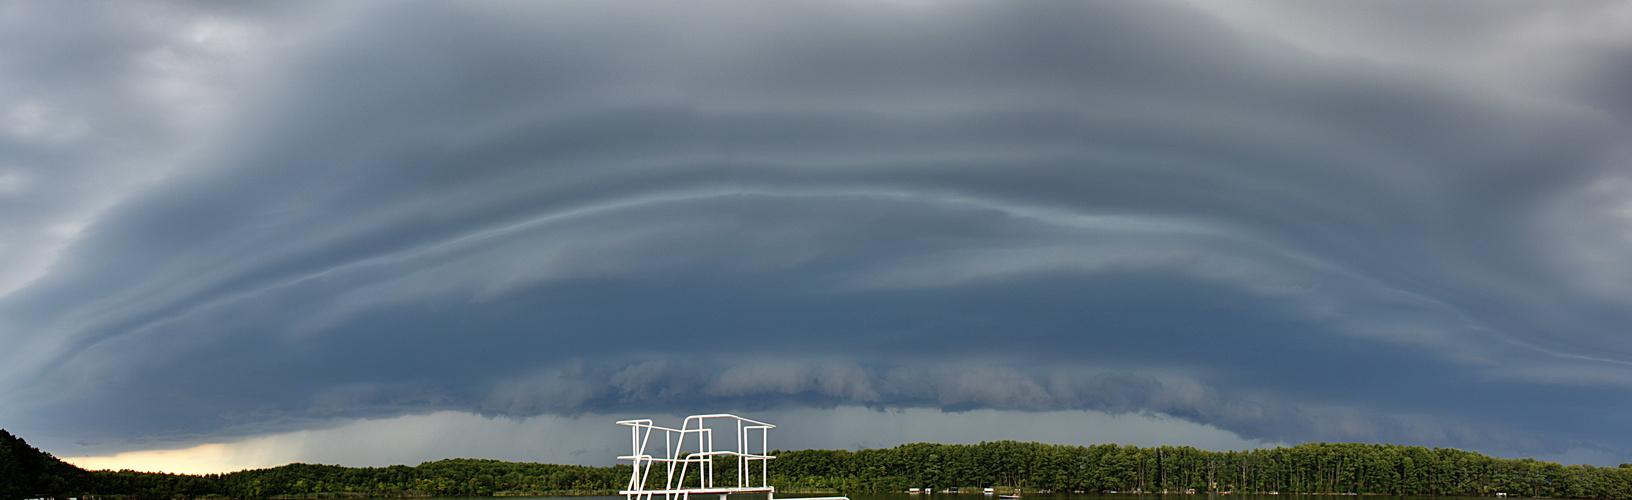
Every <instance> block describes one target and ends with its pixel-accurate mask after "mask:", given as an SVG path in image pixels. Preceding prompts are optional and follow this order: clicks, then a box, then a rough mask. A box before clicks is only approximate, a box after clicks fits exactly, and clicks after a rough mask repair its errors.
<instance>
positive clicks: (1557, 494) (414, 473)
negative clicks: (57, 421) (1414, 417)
mask: <svg viewBox="0 0 1632 500" xmlns="http://www.w3.org/2000/svg"><path fill="white" fill-rule="evenodd" d="M771 454H772V455H775V456H776V457H777V459H775V460H772V461H770V464H769V468H768V472H769V474H770V482H771V484H772V485H774V486H776V488H777V491H779V492H817V491H822V492H839V493H853V492H892V491H894V492H898V491H905V490H906V489H907V488H915V487H916V488H930V489H933V490H934V491H945V490H956V489H965V490H966V491H967V489H971V488H985V487H997V488H1002V489H1004V490H1014V491H1055V492H1070V491H1082V492H1122V493H1135V492H1172V493H1186V492H1192V491H1193V492H1196V493H1207V492H1233V493H1248V492H1252V493H1257V492H1265V493H1267V492H1279V493H1338V494H1342V493H1357V494H1395V495H1456V496H1495V495H1496V494H1497V493H1505V494H1507V496H1511V497H1538V498H1539V497H1550V498H1619V499H1632V464H1621V465H1620V467H1594V466H1590V465H1569V466H1565V465H1560V464H1557V463H1552V462H1543V461H1538V460H1535V459H1531V458H1523V459H1503V458H1496V457H1491V456H1487V455H1483V454H1479V453H1475V452H1470V451H1462V450H1457V449H1451V448H1423V447H1418V446H1399V445H1390V444H1359V443H1347V444H1340V443H1309V444H1302V445H1297V446H1292V447H1277V448H1272V449H1258V450H1247V451H1222V452H1219V451H1206V450H1200V449H1196V448H1191V447H1185V446H1157V447H1138V446H1124V445H1114V444H1102V445H1093V446H1068V445H1053V444H1042V443H1021V442H1014V441H997V442H984V443H980V444H973V445H957V444H951V445H948V444H932V443H914V444H906V445H901V446H897V447H894V448H886V449H869V450H859V451H847V450H792V451H783V450H777V451H773V452H771ZM721 458H722V459H721V460H718V461H717V465H716V467H715V470H714V474H715V477H716V478H720V479H717V481H724V480H725V479H723V478H732V477H735V474H736V471H735V462H734V461H731V460H729V459H725V458H724V457H721ZM629 472H630V467H629V466H628V465H616V466H611V467H589V466H580V465H553V464H536V463H517V462H502V461H498V460H477V459H448V460H439V461H435V462H426V463H422V464H419V465H418V466H406V465H394V466H390V467H342V466H339V465H314V464H300V463H297V464H289V465H284V466H280V467H273V468H268V469H254V470H244V471H238V472H232V473H227V474H207V475H186V474H161V473H150V472H135V471H128V470H127V471H86V470H83V469H80V468H78V467H75V466H73V465H71V464H67V463H64V462H62V461H60V460H58V459H56V458H55V457H53V456H51V455H50V454H49V453H45V452H41V451H39V450H36V449H34V448H33V447H31V446H28V445H27V443H26V442H24V441H23V440H22V439H21V438H17V437H14V436H12V435H11V434H9V433H6V432H5V431H4V430H0V500H18V499H26V498H42V497H54V498H68V497H75V498H87V497H90V498H100V499H130V500H159V499H171V500H187V499H203V498H241V499H285V498H362V497H374V498H388V497H416V496H506V495H575V494H584V495H587V494H609V493H615V492H616V491H617V490H618V489H621V488H622V487H623V486H624V485H625V484H626V483H625V482H626V481H628V478H629ZM759 475H760V473H759V471H750V476H751V477H752V478H753V479H754V480H755V481H756V482H757V481H758V478H759ZM693 477H695V476H693ZM654 479H655V478H654ZM975 491H978V489H977V490H975Z"/></svg>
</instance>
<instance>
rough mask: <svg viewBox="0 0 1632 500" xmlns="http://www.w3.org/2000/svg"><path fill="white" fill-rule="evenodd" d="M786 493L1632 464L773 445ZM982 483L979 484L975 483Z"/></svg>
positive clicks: (1460, 484)
mask: <svg viewBox="0 0 1632 500" xmlns="http://www.w3.org/2000/svg"><path fill="white" fill-rule="evenodd" d="M773 454H775V455H776V456H777V459H776V460H773V461H771V482H772V484H774V485H776V486H777V487H778V490H779V491H800V490H836V491H878V492H883V491H902V490H904V489H906V488H928V489H931V490H934V491H943V490H951V489H961V490H963V491H970V490H971V489H975V488H985V487H1006V488H1014V489H1018V490H1023V491H1054V492H1111V491H1115V492H1126V493H1131V492H1147V493H1149V492H1170V493H1186V492H1197V493H1208V492H1233V493H1269V492H1277V493H1357V494H1388V495H1454V496H1494V495H1495V494H1497V493H1506V494H1507V495H1508V496H1523V497H1551V498H1632V464H1621V466H1620V467H1594V466H1591V465H1570V466H1565V465H1560V464H1557V463H1553V462H1542V461H1538V460H1535V459H1533V458H1523V459H1503V458H1496V457H1491V456H1487V455H1483V454H1479V453H1475V452H1470V451H1463V450H1457V449H1452V448H1424V447H1420V446H1400V445H1391V444H1361V443H1346V444H1340V443H1309V444H1302V445H1297V446H1292V447H1277V448H1272V449H1257V450H1247V451H1222V452H1220V451H1207V450H1200V449H1196V448H1192V447H1188V446H1155V447H1138V446H1120V445H1114V444H1103V445H1094V446H1065V445H1051V444H1042V443H1020V442H1014V441H998V442H986V443H980V444H976V445H945V444H930V443H917V444H907V445H901V446H897V447H895V448H890V449H876V450H860V451H846V450H801V451H778V452H774V453H773ZM974 491H979V490H978V489H975V490H974Z"/></svg>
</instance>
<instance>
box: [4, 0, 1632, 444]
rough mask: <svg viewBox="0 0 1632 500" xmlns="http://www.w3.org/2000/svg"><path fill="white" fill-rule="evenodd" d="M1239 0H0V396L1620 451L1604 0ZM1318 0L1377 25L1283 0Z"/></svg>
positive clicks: (1630, 190) (1623, 245)
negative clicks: (1137, 416)
mask: <svg viewBox="0 0 1632 500" xmlns="http://www.w3.org/2000/svg"><path fill="white" fill-rule="evenodd" d="M1251 5H1258V4H1251V3H1244V4H1239V7H1240V8H1236V7H1230V8H1231V9H1235V10H1216V9H1222V7H1218V6H1210V7H1208V6H1200V7H1198V6H1193V5H1190V4H1186V3H1167V2H1141V3H1078V2H1061V3H1056V2H1010V3H957V2H953V3H924V4H919V3H917V2H901V3H853V4H851V3H832V2H813V3H793V2H778V3H771V4H765V3H753V2H748V3H729V2H721V3H706V4H692V3H686V4H653V5H603V4H599V3H564V2H550V3H528V2H518V3H507V2H486V3H456V4H444V3H420V2H413V3H387V4H383V5H374V6H364V5H361V4H350V5H345V6H335V5H323V4H309V5H308V4H299V5H296V4H278V5H276V6H266V7H263V8H245V7H232V8H227V7H220V6H212V5H196V4H191V3H163V2H160V3H150V4H149V3H143V4H129V3H108V4H76V6H75V7H72V8H70V7H67V6H63V5H58V4H52V3H20V4H11V5H9V6H7V7H4V8H0V33H5V34H4V35H0V75H4V76H3V77H0V95H3V96H7V97H0V117H4V120H6V122H5V125H6V128H4V129H3V130H0V224H3V228H0V238H3V241H0V256H3V257H4V259H5V261H6V263H4V264H0V294H3V295H0V342H3V343H4V344H5V345H7V346H8V348H7V349H5V350H4V352H3V353H0V423H3V424H4V425H5V426H6V427H8V428H10V429H11V430H13V431H14V432H16V433H19V434H20V435H26V436H28V438H29V439H30V440H31V442H36V441H37V442H40V443H41V444H42V445H44V446H46V447H47V448H51V447H53V446H54V447H57V448H66V447H69V446H71V444H70V443H74V442H80V443H106V444H99V445H98V446H96V447H94V448H96V449H97V450H103V451H118V450H121V449H136V448H142V447H144V446H149V445H150V444H151V443H153V442H163V443H177V444H189V443H197V442H203V441H208V440H221V439H231V438H235V437H242V436H250V435H258V434H262V433H267V432H277V431H287V430H296V429H302V428H308V427H310V426H314V425H323V424H322V422H324V421H326V420H327V419H334V418H349V417H374V416H391V415H401V414H409V413H423V412H429V411H436V410H444V409H455V410H465V411H471V412H480V413H483V414H490V415H506V416H527V415H538V414H563V415H579V414H594V413H613V412H629V411H652V412H676V413H683V412H687V411H692V410H716V409H733V410H744V411H747V410H754V409H770V408H778V409H781V408H801V407H811V408H832V407H835V406H841V405H846V406H848V405H860V406H866V407H870V408H877V409H890V408H905V407H917V408H922V407H928V408H940V409H943V410H946V411H951V412H956V411H965V410H971V409H985V408H992V409H999V410H1010V411H1048V410H1091V411H1101V412H1110V413H1117V414H1121V413H1150V414H1161V415H1168V416H1172V417H1177V418H1180V419H1184V420H1189V421H1192V422H1197V423H1202V424H1207V425H1212V426H1216V427H1218V428H1221V429H1225V430H1228V431H1231V432H1234V433H1236V434H1238V435H1240V436H1241V437H1243V438H1246V439H1256V440H1263V441H1265V442H1301V441H1317V440H1326V441H1386V442H1397V443H1404V444H1418V445H1431V446H1432V445H1449V446H1458V447H1465V448H1472V449H1479V450H1484V451H1490V452H1501V453H1561V452H1563V451H1565V450H1566V449H1570V448H1585V449H1591V450H1597V451H1600V452H1602V453H1607V454H1612V455H1620V456H1625V455H1626V454H1628V453H1632V431H1628V430H1627V428H1626V426H1625V421H1624V415H1627V414H1632V398H1629V397H1628V396H1632V389H1629V388H1632V335H1629V332H1628V329H1627V326H1626V325H1632V307H1628V306H1632V258H1629V257H1632V169H1629V168H1628V165H1629V163H1628V159H1629V155H1628V152H1629V150H1628V146H1629V145H1632V142H1629V141H1628V135H1627V132H1628V131H1627V127H1626V124H1627V120H1628V119H1629V118H1632V115H1629V114H1628V113H1629V110H1632V107H1629V106H1628V104H1627V103H1628V102H1632V101H1628V97H1627V96H1628V95H1632V94H1628V93H1626V92H1624V90H1625V89H1627V88H1632V87H1629V85H1632V80H1629V78H1632V72H1629V71H1627V68H1628V67H1629V65H1628V64H1627V61H1629V60H1632V37H1627V36H1624V35H1616V33H1625V32H1632V30H1616V29H1610V28H1613V26H1610V27H1605V26H1606V25H1605V24H1604V23H1608V24H1610V25H1612V24H1613V23H1614V22H1618V21H1604V20H1603V19H1617V18H1614V17H1613V16H1607V15H1599V14H1600V12H1599V11H1601V10H1603V11H1612V10H1614V9H1617V8H1620V9H1622V12H1621V13H1622V14H1623V16H1622V17H1619V18H1618V19H1628V17H1626V16H1624V14H1625V12H1624V8H1622V7H1615V6H1614V5H1613V4H1603V5H1600V4H1588V3H1572V4H1551V5H1549V6H1548V8H1550V9H1556V10H1557V12H1552V13H1551V14H1553V15H1551V17H1546V18H1545V19H1551V20H1553V21H1552V22H1555V23H1566V24H1565V26H1564V27H1566V28H1567V27H1570V25H1569V24H1568V23H1574V22H1580V23H1583V27H1581V29H1577V30H1569V29H1559V28H1560V26H1556V25H1544V24H1537V23H1539V21H1535V19H1537V16H1536V13H1534V12H1529V11H1528V10H1527V9H1530V8H1533V7H1534V6H1525V7H1523V8H1521V6H1518V5H1509V4H1502V3H1477V4H1456V7H1455V9H1456V10H1457V11H1458V13H1461V12H1462V11H1466V12H1468V13H1470V14H1477V15H1470V16H1465V17H1464V16H1458V17H1459V18H1462V19H1466V23H1467V24H1465V25H1458V27H1457V29H1456V30H1455V32H1456V33H1457V34H1455V35H1442V36H1439V37H1432V36H1426V35H1424V34H1423V32H1425V31H1431V30H1432V29H1435V26H1438V25H1437V24H1436V25H1434V26H1419V25H1418V24H1412V23H1411V22H1408V21H1410V20H1412V19H1417V18H1418V16H1423V15H1428V14H1431V13H1424V12H1419V11H1420V10H1421V9H1422V8H1424V7H1420V6H1418V5H1417V4H1389V3H1382V4H1372V3H1366V4H1362V5H1356V6H1350V7H1349V8H1350V9H1352V10H1348V11H1343V12H1325V11H1321V10H1319V9H1312V8H1309V9H1303V10H1299V9H1290V10H1287V11H1285V12H1281V11H1276V14H1275V15H1268V14H1265V12H1267V10H1266V11H1253V10H1251V9H1246V8H1245V6H1251ZM1362 8H1364V9H1366V10H1367V11H1368V14H1367V15H1368V16H1371V18H1374V19H1376V22H1377V23H1378V24H1379V25H1388V24H1391V23H1395V22H1398V23H1400V24H1399V26H1402V28H1401V29H1402V30H1403V32H1404V34H1403V35H1400V36H1398V37H1393V38H1388V37H1383V36H1382V35H1381V33H1382V32H1384V31H1386V30H1384V31H1378V32H1371V31H1366V30H1367V29H1368V28H1366V26H1361V25H1351V24H1341V25H1340V26H1338V27H1336V28H1333V29H1331V30H1329V32H1323V31H1322V30H1318V29H1312V28H1309V27H1310V26H1318V25H1320V24H1319V23H1320V22H1323V21H1324V20H1329V19H1334V18H1342V16H1346V15H1350V14H1354V15H1358V14H1357V11H1358V10H1359V9H1362ZM1436 8H1440V7H1436ZM1444 8H1449V7H1444ZM1207 9H1215V10H1216V11H1212V10H1207ZM1270 10H1273V9H1270ZM1589 19H1598V20H1599V21H1597V23H1596V24H1592V23H1587V22H1586V21H1584V20H1589ZM1413 26H1415V28H1413ZM1589 28H1590V29H1589ZM1322 37H1324V38H1322ZM1480 42H1482V43H1480ZM1181 444H1182V443H1181ZM841 445H842V444H835V446H841ZM81 447H82V448H83V447H85V445H81Z"/></svg>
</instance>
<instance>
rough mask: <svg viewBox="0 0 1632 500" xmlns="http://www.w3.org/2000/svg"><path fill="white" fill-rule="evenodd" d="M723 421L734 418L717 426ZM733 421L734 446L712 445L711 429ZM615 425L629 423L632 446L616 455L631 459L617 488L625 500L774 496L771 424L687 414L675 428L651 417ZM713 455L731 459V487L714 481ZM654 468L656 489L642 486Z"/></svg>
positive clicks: (726, 415)
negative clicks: (659, 477)
mask: <svg viewBox="0 0 1632 500" xmlns="http://www.w3.org/2000/svg"><path fill="white" fill-rule="evenodd" d="M722 420H730V421H733V422H731V423H724V424H721V423H720V421H722ZM732 423H734V424H735V427H736V432H735V438H736V439H735V442H736V443H735V446H733V447H730V448H722V447H716V446H715V444H716V443H715V442H714V432H715V429H718V428H721V427H730V426H731V425H732ZM618 425H624V426H628V427H629V436H630V446H631V448H632V449H633V452H632V453H630V454H629V455H625V456H620V457H618V459H619V460H629V461H632V462H633V463H634V467H633V469H632V470H631V471H630V474H629V484H628V487H627V489H625V490H623V491H620V492H618V493H620V494H622V495H624V497H625V498H626V499H627V500H654V499H655V498H656V497H657V496H658V495H661V496H662V498H663V499H664V500H690V498H691V494H693V493H696V494H718V495H720V500H726V499H725V497H726V496H727V495H730V494H733V493H764V494H765V497H766V500H773V497H774V495H775V491H776V488H775V487H772V486H771V485H770V465H769V462H770V460H771V459H774V458H776V457H773V456H770V455H769V448H768V447H769V445H770V444H769V442H768V438H769V437H770V436H769V434H770V429H772V428H775V427H776V426H775V425H771V424H768V423H765V422H760V421H757V420H750V419H746V418H742V417H739V416H736V415H730V414H712V415H692V416H689V417H686V419H685V421H683V422H682V423H681V424H680V428H678V429H675V428H672V427H663V426H659V425H656V424H655V423H653V421H652V420H651V419H637V420H620V421H618ZM755 431H758V434H759V436H758V437H759V443H758V444H759V451H758V452H757V453H755V452H753V451H752V450H751V445H752V441H753V439H752V438H753V437H754V436H753V435H754V433H755ZM654 437H656V438H658V439H661V440H662V441H663V454H662V455H661V456H659V455H657V454H656V451H657V450H656V449H655V446H654V445H653V443H652V438H654ZM717 456H731V457H736V459H737V467H736V469H737V474H736V476H737V477H736V481H735V483H736V484H735V485H734V486H731V485H718V484H715V480H714V457H717ZM755 462H758V463H759V481H758V483H759V484H758V485H754V484H753V483H754V481H753V477H752V476H753V474H752V473H751V472H750V470H751V468H753V465H754V463H755ZM658 464H662V468H661V469H658V468H657V466H658ZM693 464H696V465H695V467H696V472H697V479H696V482H695V484H691V483H690V482H688V481H686V476H687V474H689V473H690V472H691V470H692V467H693ZM654 469H655V470H657V471H660V472H661V473H662V474H663V476H664V478H663V487H662V488H661V489H651V488H647V485H648V484H650V481H651V480H652V479H653V478H652V473H653V472H654ZM834 498H839V497H834ZM823 500H825V499H823Z"/></svg>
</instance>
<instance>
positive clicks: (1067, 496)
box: [416, 493, 1490, 500]
mask: <svg viewBox="0 0 1632 500" xmlns="http://www.w3.org/2000/svg"><path fill="white" fill-rule="evenodd" d="M838 495H839V494H837V493H778V494H777V495H776V498H778V499H788V500H794V499H798V498H809V497H831V496H838ZM845 496H848V497H850V500H997V496H995V495H990V496H989V495H982V494H979V493H936V494H932V495H909V494H906V493H851V494H849V495H845ZM1343 496H1346V495H1291V494H1283V495H1251V494H1240V495H1238V494H1222V493H1198V494H1192V495H1186V494H1182V493H1166V494H1163V493H1023V494H1021V495H1020V499H1021V500H1337V499H1338V498H1340V497H1343ZM478 498H481V499H483V500H494V499H495V498H499V499H503V500H546V499H547V500H623V497H622V496H594V497H478ZM764 498H765V495H731V498H730V500H764ZM1478 498H1490V497H1429V496H1410V495H1406V496H1401V495H1365V500H1456V499H1478ZM657 499H658V500H661V499H662V497H661V496H659V497H657ZM416 500H473V499H453V498H432V499H416ZM691 500H717V497H715V496H714V495H694V496H692V499H691Z"/></svg>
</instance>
